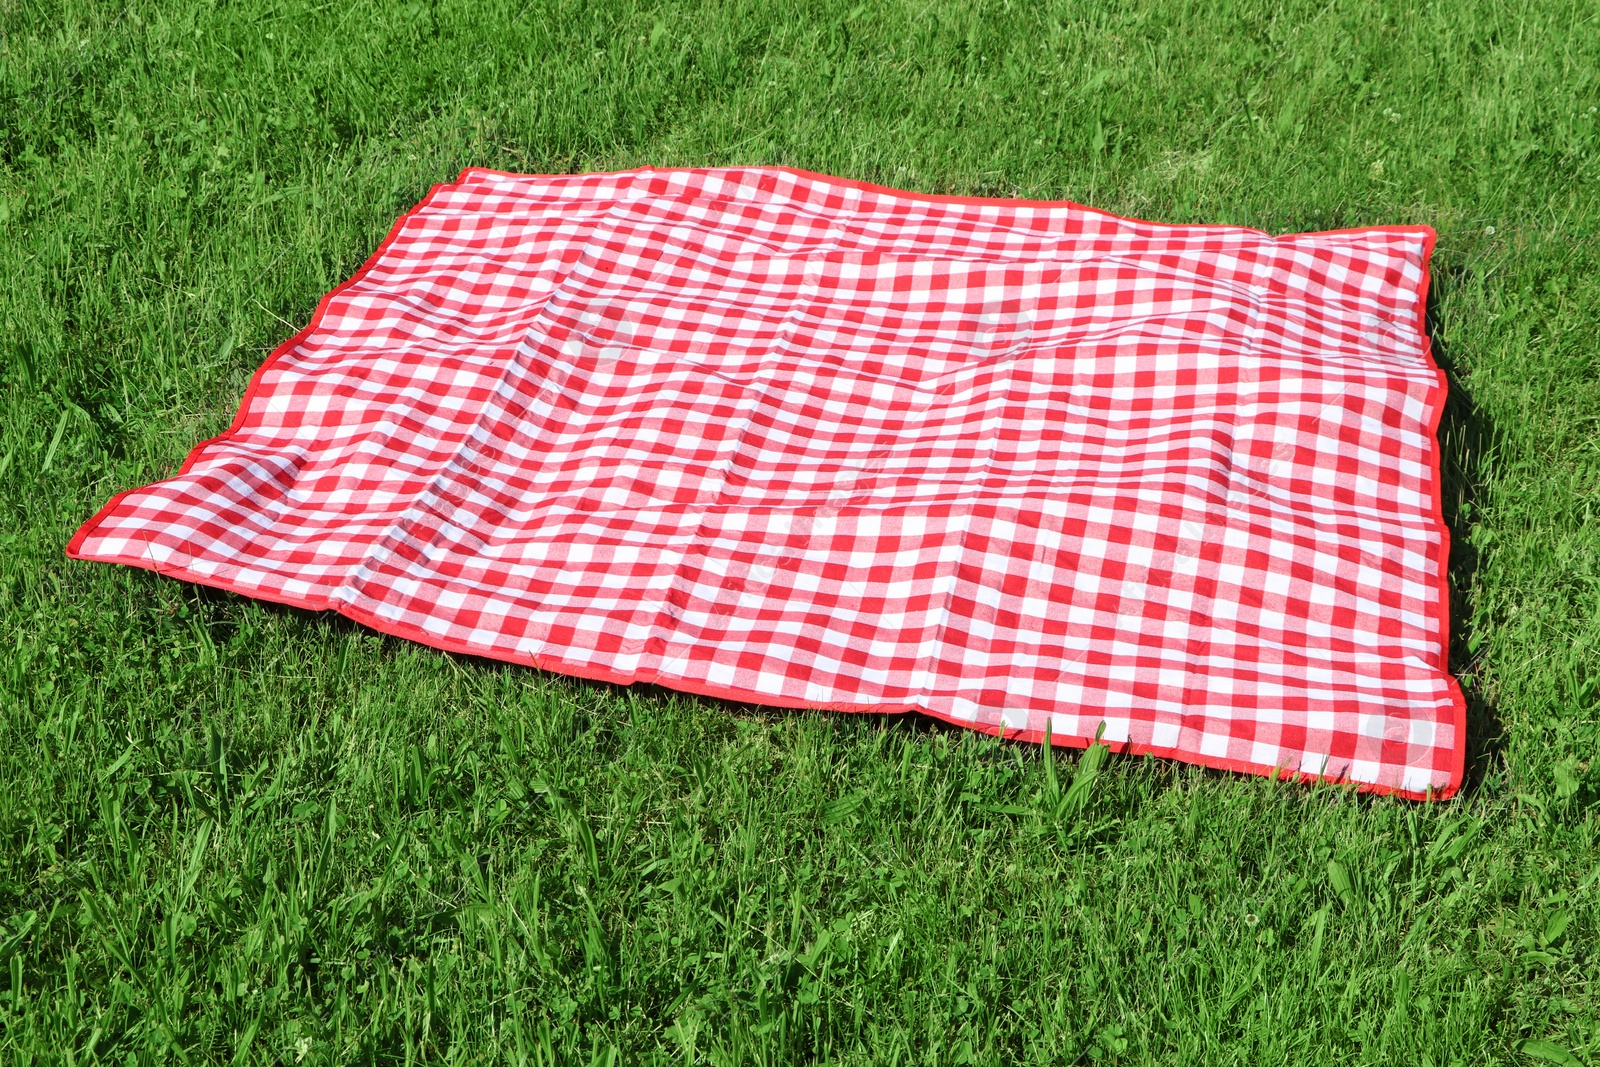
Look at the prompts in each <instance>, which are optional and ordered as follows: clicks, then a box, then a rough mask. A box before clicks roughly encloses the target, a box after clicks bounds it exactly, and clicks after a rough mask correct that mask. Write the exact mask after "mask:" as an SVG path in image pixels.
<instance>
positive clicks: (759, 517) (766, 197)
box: [68, 168, 1465, 797]
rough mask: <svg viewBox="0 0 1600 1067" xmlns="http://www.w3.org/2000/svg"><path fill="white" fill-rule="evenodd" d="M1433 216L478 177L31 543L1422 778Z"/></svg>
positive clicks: (1438, 653) (661, 655) (1024, 725)
mask: <svg viewBox="0 0 1600 1067" xmlns="http://www.w3.org/2000/svg"><path fill="white" fill-rule="evenodd" d="M1433 238H1434V234H1433V231H1432V230H1430V229H1428V228H1426V227H1420V226H1411V227H1384V228H1374V229H1363V230H1349V231H1341V232H1335V233H1317V234H1298V235H1293V236H1286V237H1271V236H1268V235H1267V234H1264V233H1261V232H1258V231H1255V230H1248V229H1241V228H1237V227H1226V226H1164V225H1156V224H1153V223H1147V222H1139V221H1133V220H1129V219H1122V218H1118V217H1116V216H1113V215H1109V214H1105V213H1103V212H1100V211H1095V210H1092V209H1089V208H1085V207H1081V206H1079V205H1076V204H1070V203H1032V202H1026V201H1015V200H979V199H962V198H955V197H933V196H922V195H917V194H912V193H904V192H898V191H895V190H891V189H884V188H879V187H874V186H868V185H863V184H859V183H856V182H850V181H844V180H841V179H837V178H829V177H823V176H820V175H815V174H807V173H802V172H799V171H793V170H786V169H781V168H740V169H729V170H652V169H646V170H639V171H632V172H628V173H621V174H586V175H576V176H556V177H550V176H528V175H513V174H501V173H496V172H492V171H486V170H479V169H469V170H467V171H465V172H463V173H462V175H461V177H460V179H459V180H458V181H457V182H455V183H454V184H448V185H440V186H438V187H436V188H435V189H434V190H433V191H432V192H431V193H429V194H428V196H427V198H426V199H425V200H424V201H423V202H422V203H421V204H419V205H417V207H416V208H414V209H413V210H412V211H411V212H410V213H409V214H407V215H406V216H405V217H404V218H402V219H401V220H400V221H399V222H398V223H396V224H395V227H394V229H393V231H392V232H391V233H390V234H389V237H388V239H387V240H385V241H384V242H383V245H382V247H380V248H379V249H378V251H377V252H376V253H375V254H374V255H373V257H372V259H371V260H370V261H369V262H368V263H367V264H366V266H364V267H363V268H362V269H361V271H360V272H359V273H358V274H357V275H356V276H355V277H354V278H352V279H350V280H349V281H348V282H346V283H345V284H344V285H341V286H340V287H339V288H338V289H336V290H335V291H334V292H332V293H330V294H328V296H326V297H325V298H324V299H323V301H322V303H321V304H320V305H319V306H318V308H317V310H316V313H315V315H314V316H313V318H312V320H311V324H310V325H309V326H308V327H307V328H306V329H305V330H304V331H302V332H301V333H299V334H297V335H296V336H295V337H293V338H291V339H290V340H289V341H287V342H285V343H284V344H283V345H282V346H281V347H280V348H279V349H278V350H277V351H276V352H274V353H273V354H272V356H271V358H270V359H268V360H267V362H266V363H265V364H264V365H263V366H262V367H261V369H260V370H259V371H258V372H257V373H256V376H255V378H254V379H253V380H252V382H251V383H250V387H249V391H248V392H247V393H246V395H245V398H244V402H243V405H242V407H241V408H240V411H239V415H238V417H237V419H236V420H235V422H234V424H233V426H232V428H230V429H229V430H228V432H227V433H225V434H223V435H222V436H220V437H217V438H215V439H213V440H210V441H207V442H205V443H203V444H201V445H200V446H198V447H197V448H196V449H195V450H194V452H193V453H192V454H191V455H190V456H189V459H188V462H186V463H185V464H184V465H183V468H182V470H181V471H180V472H179V473H178V474H177V475H176V476H174V477H172V478H168V479H165V480H163V481H160V482H157V483H155V484H154V485H150V486H146V487H144V488H142V489H135V490H133V491H131V492H126V493H123V494H121V495H119V496H117V497H115V498H114V499H113V500H112V501H111V502H110V503H109V504H107V505H106V506H105V508H104V509H103V510H101V511H100V513H99V514H97V515H95V516H94V518H92V519H90V520H89V522H88V523H86V524H85V525H84V527H83V528H82V529H81V530H79V531H78V533H77V535H76V536H75V537H74V538H73V539H72V543H71V544H70V546H69V547H68V552H69V554H71V555H73V556H74V557H77V558H80V559H93V560H105V561H111V562H117V563H126V564H129V565H131V566H136V567H145V568H148V569H150V570H154V571H157V572H159V573H161V574H164V575H170V576H172V577H176V578H182V579H185V580H187V581H192V582H198V583H201V584H204V585H210V586H217V587H220V588H224V589H231V590H234V591H236V592H239V593H243V594H245V595H248V596H253V597H260V598H262V599H266V600H273V601H278V602H281V603H286V604H295V605H299V606H301V607H306V608H312V609H329V610H333V611H338V612H340V613H341V614H344V615H347V616H349V617H350V618H352V619H355V620H358V621H360V622H362V623H364V624H366V625H368V626H371V627H373V628H375V629H378V630H382V631H384V632H386V633H390V634H397V635H400V636H403V637H407V638H411V639H414V640H417V641H421V642H424V643H426V644H429V645H433V646H435V647H438V648H443V649H452V650H455V651H459V652H468V653H472V654H475V655H480V656H490V657H494V658H496V659H502V660H507V661H510V662H514V663H524V664H530V665H535V666H538V667H541V668H544V669H547V670H552V671H560V672H563V673H566V674H574V675H580V676H583V677H587V678H597V679H605V680H608V681H613V682H621V683H627V682H633V681H650V682H658V683H660V684H662V685H666V686H671V687H673V688H676V689H682V690H688V691H691V692H696V693H706V694H712V695H716V696H723V697H730V698H734V699H738V700H745V701H754V702H757V703H761V704H770V705H776V706H780V707H796V708H798V707H809V708H830V709H837V710H842V711H869V710H870V711H908V710H916V711H921V712H925V713H927V714H930V715H934V716H937V717H938V718H941V719H944V720H947V721H949V722H953V723H959V724H961V725H965V726H970V727H973V728H975V729H978V730H982V731H986V732H989V733H996V732H1001V731H1003V732H1004V734H1005V735H1006V736H1008V737H1015V738H1024V739H1031V740H1040V739H1042V738H1043V736H1044V734H1045V728H1046V724H1047V723H1048V724H1049V725H1050V727H1051V733H1052V736H1053V737H1054V739H1055V740H1056V741H1058V742H1060V743H1063V744H1073V745H1080V746H1081V745H1084V744H1086V743H1088V741H1089V740H1090V739H1091V738H1093V737H1094V735H1095V733H1096V731H1097V730H1099V729H1101V728H1102V724H1103V729H1104V735H1103V736H1104V739H1105V740H1106V741H1108V742H1111V743H1112V745H1113V747H1114V748H1122V749H1126V750H1129V751H1133V752H1152V753H1155V754H1157V755H1161V756H1171V757H1175V758H1178V759H1183V760H1189V761H1192V762H1196V763H1203V764H1206V765H1208V766H1212V767H1222V768H1229V769H1233V770H1241V771H1250V772H1255V773H1260V774H1274V773H1276V774H1293V775H1297V776H1325V777H1328V778H1332V779H1339V780H1348V781H1353V782H1356V783H1360V784H1361V785H1362V786H1364V787H1368V788H1373V789H1376V790H1379V791H1387V792H1399V793H1403V794H1405V795H1407V796H1414V797H1422V796H1429V795H1431V796H1434V797H1442V796H1447V795H1449V794H1451V793H1453V792H1454V791H1455V790H1456V788H1457V787H1458V786H1459V784H1460V781H1461V775H1462V762H1463V754H1464V748H1465V722H1464V719H1465V715H1464V708H1465V705H1464V702H1463V700H1462V696H1461V693H1460V690H1459V689H1458V688H1457V687H1456V685H1455V682H1454V681H1453V680H1452V679H1451V677H1450V675H1449V673H1448V670H1447V661H1446V644H1447V634H1448V630H1449V626H1448V620H1447V617H1446V611H1447V605H1448V595H1447V593H1448V590H1447V585H1446V576H1445V575H1446V570H1445V563H1446V558H1447V555H1448V545H1447V531H1446V528H1445V526H1444V523H1443V521H1442V519H1441V514H1440V503H1439V455H1438V445H1437V441H1436V438H1435V435H1434V431H1435V426H1436V423H1437V420H1438V417H1439V412H1440V409H1441V407H1442V405H1443V402H1444V397H1445V381H1444V378H1443V376H1442V375H1441V373H1440V371H1439V370H1438V368H1437V367H1436V366H1435V364H1434V362H1433V360H1432V358H1431V357H1430V354H1429V348H1428V339H1427V336H1426V334H1425V332H1424V325H1423V303H1424V297H1425V294H1426V290H1427V284H1428V282H1427V279H1428V256H1429V252H1430V250H1431V248H1432V244H1433Z"/></svg>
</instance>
